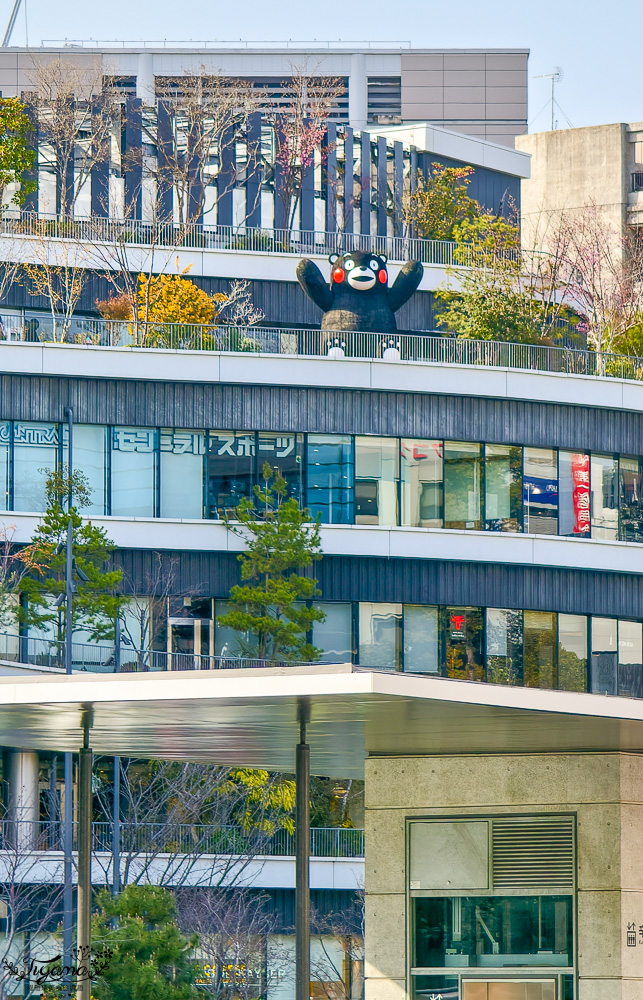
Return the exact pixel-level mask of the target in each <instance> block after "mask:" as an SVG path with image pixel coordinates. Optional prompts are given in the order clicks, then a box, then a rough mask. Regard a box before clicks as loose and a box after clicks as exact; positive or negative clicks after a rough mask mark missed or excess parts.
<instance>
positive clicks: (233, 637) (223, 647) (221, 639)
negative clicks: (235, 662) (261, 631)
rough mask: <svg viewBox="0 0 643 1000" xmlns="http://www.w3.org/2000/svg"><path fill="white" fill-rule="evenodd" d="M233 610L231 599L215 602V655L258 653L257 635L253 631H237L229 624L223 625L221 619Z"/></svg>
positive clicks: (235, 655) (250, 654)
mask: <svg viewBox="0 0 643 1000" xmlns="http://www.w3.org/2000/svg"><path fill="white" fill-rule="evenodd" d="M231 611H232V606H231V604H230V602H229V601H215V602H214V655H215V656H234V657H237V656H254V655H256V637H255V636H253V634H252V633H251V632H235V630H234V629H232V628H229V626H227V625H221V624H220V619H221V618H223V616H224V615H227V614H229V613H230V612H231Z"/></svg>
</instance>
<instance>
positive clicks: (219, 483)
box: [206, 431, 255, 520]
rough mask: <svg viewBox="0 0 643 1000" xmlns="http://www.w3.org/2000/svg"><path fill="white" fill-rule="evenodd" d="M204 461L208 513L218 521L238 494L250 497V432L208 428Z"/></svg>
mask: <svg viewBox="0 0 643 1000" xmlns="http://www.w3.org/2000/svg"><path fill="white" fill-rule="evenodd" d="M206 461H207V508H208V516H209V517H211V518H214V519H215V520H217V519H219V520H220V519H222V518H224V517H225V516H226V513H227V512H228V511H230V510H234V508H235V507H236V506H237V505H238V503H239V501H240V500H241V498H242V497H247V498H249V499H252V498H253V493H252V487H253V485H254V471H255V434H254V432H251V431H210V433H209V434H208V453H207V458H206Z"/></svg>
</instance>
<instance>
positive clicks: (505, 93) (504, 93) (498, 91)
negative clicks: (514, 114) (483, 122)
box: [485, 84, 527, 108]
mask: <svg viewBox="0 0 643 1000" xmlns="http://www.w3.org/2000/svg"><path fill="white" fill-rule="evenodd" d="M485 98H486V101H487V105H489V104H520V105H524V106H525V108H526V107H527V88H526V87H525V86H522V85H521V84H518V85H515V86H512V87H509V86H507V87H495V86H494V87H489V86H488V87H487V88H486V90H485Z"/></svg>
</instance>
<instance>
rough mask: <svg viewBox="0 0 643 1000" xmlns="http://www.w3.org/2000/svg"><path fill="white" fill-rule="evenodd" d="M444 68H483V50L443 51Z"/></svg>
mask: <svg viewBox="0 0 643 1000" xmlns="http://www.w3.org/2000/svg"><path fill="white" fill-rule="evenodd" d="M444 68H445V70H447V69H457V70H472V69H482V70H483V69H484V68H485V53H484V52H479V53H478V52H445V54H444Z"/></svg>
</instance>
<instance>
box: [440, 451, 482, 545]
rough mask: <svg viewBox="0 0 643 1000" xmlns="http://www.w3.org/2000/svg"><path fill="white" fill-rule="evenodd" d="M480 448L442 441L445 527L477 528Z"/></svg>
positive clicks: (478, 516)
mask: <svg viewBox="0 0 643 1000" xmlns="http://www.w3.org/2000/svg"><path fill="white" fill-rule="evenodd" d="M481 479H482V445H479V444H474V443H471V442H468V441H445V442H444V527H445V528H480V525H481V520H480V497H481Z"/></svg>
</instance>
